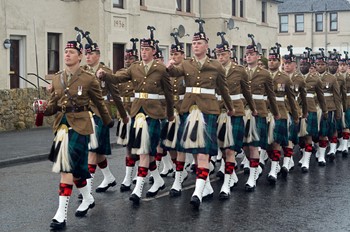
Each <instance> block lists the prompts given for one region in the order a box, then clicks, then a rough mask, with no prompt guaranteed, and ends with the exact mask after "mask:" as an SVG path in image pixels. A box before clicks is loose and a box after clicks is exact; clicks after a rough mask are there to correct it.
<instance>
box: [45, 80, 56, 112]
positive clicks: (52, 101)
mask: <svg viewBox="0 0 350 232" xmlns="http://www.w3.org/2000/svg"><path fill="white" fill-rule="evenodd" d="M58 100H59V96H58V94H57V92H56V90H55V88H54V86H53V85H52V87H51V95H50V98H49V101H48V103H47V107H46V110H45V111H44V115H45V116H51V115H54V114H56V113H57V102H58Z"/></svg>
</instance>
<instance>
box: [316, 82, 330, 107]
mask: <svg viewBox="0 0 350 232" xmlns="http://www.w3.org/2000/svg"><path fill="white" fill-rule="evenodd" d="M315 92H316V96H317V100H318V104H319V106H320V108H321V110H322V112H323V113H327V112H328V109H327V105H326V100H325V98H324V94H323V89H322V82H321V81H320V80H318V81H317V84H316V86H315Z"/></svg>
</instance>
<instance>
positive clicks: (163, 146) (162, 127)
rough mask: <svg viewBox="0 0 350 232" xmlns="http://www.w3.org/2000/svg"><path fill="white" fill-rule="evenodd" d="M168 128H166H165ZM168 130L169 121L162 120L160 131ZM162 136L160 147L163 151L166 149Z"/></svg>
mask: <svg viewBox="0 0 350 232" xmlns="http://www.w3.org/2000/svg"><path fill="white" fill-rule="evenodd" d="M164 127H166V128H164ZM167 129H168V123H167V120H166V119H160V131H161V132H163V130H165V131H166V130H167ZM161 137H162V136H159V146H160V147H161V148H162V149H166V147H165V145H164V143H163V140H164V139H163V138H161Z"/></svg>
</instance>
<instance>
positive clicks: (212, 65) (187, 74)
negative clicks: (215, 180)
mask: <svg viewBox="0 0 350 232" xmlns="http://www.w3.org/2000/svg"><path fill="white" fill-rule="evenodd" d="M196 22H197V23H198V24H199V32H197V33H195V34H194V36H193V39H192V50H193V53H194V57H193V58H192V59H190V60H184V61H183V62H182V64H180V65H179V66H174V63H175V61H174V60H172V59H171V60H169V63H168V69H169V73H170V75H171V76H184V80H185V86H186V93H185V96H184V100H183V102H182V104H181V109H180V113H181V114H184V119H185V121H181V125H180V128H179V131H178V143H179V145H178V152H180V153H185V152H187V153H192V154H194V155H195V158H196V159H197V169H196V176H197V179H196V186H195V190H194V193H193V195H192V197H191V201H190V203H191V204H192V205H193V206H194V207H195V208H198V207H199V206H200V204H201V202H202V197H203V196H204V195H206V194H207V193H204V190H205V188H206V189H207V190H205V192H208V191H210V192H211V193H210V194H212V192H213V190H212V188H211V185H210V181H209V175H208V174H209V159H210V156H215V155H217V135H216V131H217V125H216V120H217V116H218V115H219V114H220V107H219V103H218V101H217V99H216V96H215V89H216V88H218V89H219V90H220V92H221V95H222V98H223V99H224V101H225V104H226V106H227V109H228V115H229V116H232V115H233V107H232V103H231V99H230V96H229V94H228V89H227V83H226V80H225V71H224V69H223V67H222V66H221V64H220V63H219V62H218V61H216V60H212V59H210V58H208V57H207V56H206V52H207V50H208V39H207V37H206V35H205V32H204V29H203V24H204V23H205V22H204V21H203V20H201V19H197V20H196ZM204 125H205V126H204ZM182 155H183V154H182ZM206 186H207V187H206Z"/></svg>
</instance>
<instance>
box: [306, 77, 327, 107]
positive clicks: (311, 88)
mask: <svg viewBox="0 0 350 232" xmlns="http://www.w3.org/2000/svg"><path fill="white" fill-rule="evenodd" d="M305 89H306V101H307V111H308V112H317V105H318V106H319V107H320V108H321V110H322V112H323V113H326V112H327V111H328V110H327V106H326V100H325V98H324V95H323V89H322V82H321V80H320V78H319V76H318V74H316V73H314V74H311V73H308V74H307V75H306V78H305Z"/></svg>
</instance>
